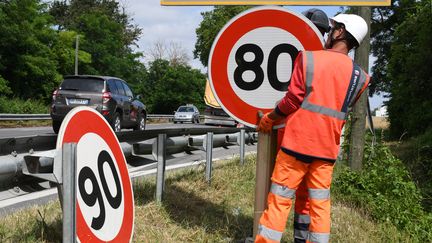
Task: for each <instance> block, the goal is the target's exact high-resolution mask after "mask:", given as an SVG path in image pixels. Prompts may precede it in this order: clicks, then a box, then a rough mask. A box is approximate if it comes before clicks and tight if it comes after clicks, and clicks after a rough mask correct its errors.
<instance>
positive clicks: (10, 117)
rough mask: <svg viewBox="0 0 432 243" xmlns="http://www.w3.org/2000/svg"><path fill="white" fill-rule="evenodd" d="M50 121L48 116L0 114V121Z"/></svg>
mask: <svg viewBox="0 0 432 243" xmlns="http://www.w3.org/2000/svg"><path fill="white" fill-rule="evenodd" d="M24 120H51V116H50V114H4V113H1V114H0V121H24Z"/></svg>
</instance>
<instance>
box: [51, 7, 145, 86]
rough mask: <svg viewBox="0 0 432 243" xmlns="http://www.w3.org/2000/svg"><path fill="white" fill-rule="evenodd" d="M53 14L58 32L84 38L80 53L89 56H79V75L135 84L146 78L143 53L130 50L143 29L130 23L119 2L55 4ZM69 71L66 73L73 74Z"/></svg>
mask: <svg viewBox="0 0 432 243" xmlns="http://www.w3.org/2000/svg"><path fill="white" fill-rule="evenodd" d="M50 13H51V14H52V15H53V16H54V19H55V20H56V21H55V22H56V24H58V28H59V29H61V30H68V31H74V32H77V33H79V34H80V36H82V37H83V38H81V39H80V50H82V51H84V52H86V53H88V54H89V55H87V56H83V55H81V53H80V57H81V58H82V61H81V62H80V66H79V73H80V74H94V75H108V76H116V77H120V78H123V79H124V80H126V81H127V82H129V83H132V84H137V83H139V82H140V81H141V79H142V78H143V77H144V76H145V71H146V70H145V67H144V64H142V63H141V62H140V61H139V60H138V59H139V58H140V57H142V54H141V53H134V52H133V51H132V48H131V46H132V45H135V42H136V41H137V40H138V38H139V36H140V35H141V29H140V28H138V27H137V26H136V25H134V24H132V23H131V21H132V19H131V18H130V17H129V16H128V15H127V14H126V13H125V12H124V10H122V8H121V7H120V5H119V3H118V2H116V1H114V0H108V1H99V0H91V1H88V0H72V1H69V2H63V1H55V2H54V3H53V4H52V7H51V9H50ZM69 39H70V37H69ZM90 56H91V59H90ZM68 70H69V72H68V73H65V74H71V72H70V71H71V70H70V69H68ZM65 71H67V70H65Z"/></svg>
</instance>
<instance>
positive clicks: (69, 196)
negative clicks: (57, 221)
mask: <svg viewBox="0 0 432 243" xmlns="http://www.w3.org/2000/svg"><path fill="white" fill-rule="evenodd" d="M62 150H63V151H62V154H63V156H62V157H63V158H62V161H61V162H62V166H63V168H62V183H63V242H67V243H69V242H76V205H75V203H76V188H75V180H76V144H75V143H65V144H63V148H62Z"/></svg>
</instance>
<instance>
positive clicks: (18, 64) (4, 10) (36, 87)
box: [0, 0, 61, 98]
mask: <svg viewBox="0 0 432 243" xmlns="http://www.w3.org/2000/svg"><path fill="white" fill-rule="evenodd" d="M46 9H47V8H46V5H45V4H41V3H40V2H39V0H10V1H5V2H2V3H1V4H0V33H1V35H0V76H1V78H0V88H1V89H3V90H4V91H7V90H9V91H11V93H12V94H13V95H14V96H18V97H22V98H45V97H48V96H49V94H50V93H51V91H52V89H53V88H54V87H55V86H56V85H57V84H58V81H59V80H60V78H61V76H60V74H59V73H58V72H57V61H56V58H55V55H54V53H53V51H52V49H51V47H52V45H53V44H54V43H55V41H56V33H55V31H54V30H53V29H51V26H52V19H51V17H50V15H49V14H48V13H47V12H46ZM9 93H10V92H9Z"/></svg>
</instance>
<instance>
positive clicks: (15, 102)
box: [0, 96, 48, 114]
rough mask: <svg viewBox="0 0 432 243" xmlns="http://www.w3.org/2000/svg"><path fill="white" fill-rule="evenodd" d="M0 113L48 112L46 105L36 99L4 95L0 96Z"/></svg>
mask: <svg viewBox="0 0 432 243" xmlns="http://www.w3.org/2000/svg"><path fill="white" fill-rule="evenodd" d="M0 113H11V114H46V113H48V107H47V106H46V105H45V104H44V103H43V102H41V101H38V100H31V99H27V100H22V99H18V98H13V99H10V98H8V97H5V96H0Z"/></svg>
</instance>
